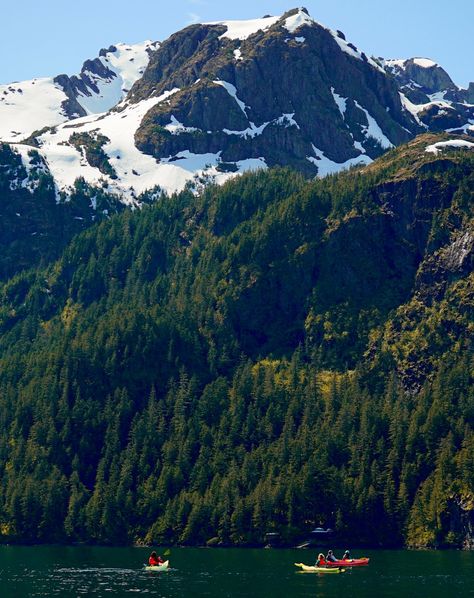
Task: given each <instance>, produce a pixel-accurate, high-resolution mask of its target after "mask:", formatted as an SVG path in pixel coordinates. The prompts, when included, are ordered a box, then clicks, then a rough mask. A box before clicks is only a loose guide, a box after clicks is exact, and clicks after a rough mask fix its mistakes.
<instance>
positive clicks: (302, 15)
mask: <svg viewBox="0 0 474 598" xmlns="http://www.w3.org/2000/svg"><path fill="white" fill-rule="evenodd" d="M315 22H316V21H315V20H314V19H313V18H312V17H310V16H309V14H308V13H307V12H305V11H304V10H301V9H300V10H299V11H298V12H297V13H296V14H294V15H291V17H288V18H287V19H286V21H285V22H284V24H283V27H284V28H285V29H288V31H289V32H290V33H295V31H297V30H298V29H299V28H300V27H303V25H313V23H315Z"/></svg>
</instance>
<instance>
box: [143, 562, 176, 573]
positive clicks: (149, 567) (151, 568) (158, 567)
mask: <svg viewBox="0 0 474 598" xmlns="http://www.w3.org/2000/svg"><path fill="white" fill-rule="evenodd" d="M169 566H170V562H169V561H165V562H164V563H162V564H161V565H145V569H146V571H166V570H167V569H168V568H169Z"/></svg>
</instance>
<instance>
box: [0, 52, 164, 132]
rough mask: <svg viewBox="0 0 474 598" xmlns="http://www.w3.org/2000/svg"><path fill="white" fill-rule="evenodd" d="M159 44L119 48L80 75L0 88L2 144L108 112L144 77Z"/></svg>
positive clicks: (86, 66) (91, 63)
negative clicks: (91, 115) (75, 119)
mask: <svg viewBox="0 0 474 598" xmlns="http://www.w3.org/2000/svg"><path fill="white" fill-rule="evenodd" d="M157 47H159V44H158V43H154V42H150V41H146V42H143V43H140V44H135V45H131V46H130V45H127V44H117V45H116V46H110V48H108V49H107V50H101V51H100V53H99V56H98V57H97V58H95V59H93V60H87V61H86V62H85V63H84V65H83V67H82V70H81V72H80V73H79V75H73V76H71V77H69V76H68V75H59V76H57V77H54V78H53V77H46V78H40V79H32V80H30V81H21V82H17V83H11V84H8V85H0V140H1V141H16V142H18V141H20V140H22V139H25V138H26V137H29V136H30V135H31V134H32V133H33V132H34V131H37V130H39V129H42V128H44V127H47V126H54V125H58V124H60V123H62V122H65V121H67V120H70V119H74V118H78V117H80V116H86V115H87V114H98V113H101V112H106V111H107V110H110V109H111V108H113V107H114V106H115V105H116V104H117V103H118V102H120V101H121V100H122V99H123V98H124V97H125V95H126V94H127V93H128V91H129V90H130V89H131V87H132V85H133V84H134V83H135V81H136V80H137V79H139V78H140V77H141V76H142V74H143V73H144V71H145V69H146V66H147V64H148V61H149V59H150V54H151V53H152V52H153V51H154V50H156V49H157Z"/></svg>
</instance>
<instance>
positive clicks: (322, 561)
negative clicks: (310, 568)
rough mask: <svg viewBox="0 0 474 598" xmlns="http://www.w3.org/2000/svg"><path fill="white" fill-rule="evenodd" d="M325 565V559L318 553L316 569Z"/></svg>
mask: <svg viewBox="0 0 474 598" xmlns="http://www.w3.org/2000/svg"><path fill="white" fill-rule="evenodd" d="M326 565H327V562H326V559H325V558H324V554H323V553H322V552H320V553H319V554H318V558H317V559H316V567H325V566H326Z"/></svg>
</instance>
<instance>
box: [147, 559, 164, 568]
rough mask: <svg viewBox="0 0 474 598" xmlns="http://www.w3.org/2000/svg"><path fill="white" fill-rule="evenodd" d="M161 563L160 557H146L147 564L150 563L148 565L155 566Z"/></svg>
mask: <svg viewBox="0 0 474 598" xmlns="http://www.w3.org/2000/svg"><path fill="white" fill-rule="evenodd" d="M162 563H163V561H162V560H161V558H160V557H158V558H157V559H155V557H153V556H151V557H150V558H149V559H148V564H149V565H150V567H156V566H157V565H161V564H162Z"/></svg>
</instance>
